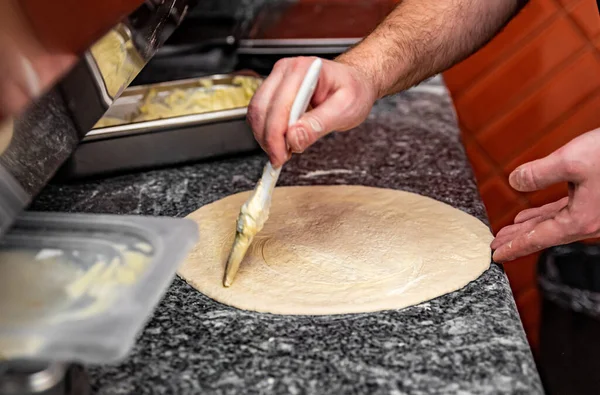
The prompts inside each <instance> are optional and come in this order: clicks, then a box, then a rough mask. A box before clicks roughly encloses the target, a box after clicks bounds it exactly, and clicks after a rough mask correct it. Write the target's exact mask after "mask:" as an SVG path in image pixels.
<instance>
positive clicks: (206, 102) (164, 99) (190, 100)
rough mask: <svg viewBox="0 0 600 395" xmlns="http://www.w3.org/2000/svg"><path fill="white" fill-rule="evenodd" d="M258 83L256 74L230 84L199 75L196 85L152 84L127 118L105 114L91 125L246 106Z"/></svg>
mask: <svg viewBox="0 0 600 395" xmlns="http://www.w3.org/2000/svg"><path fill="white" fill-rule="evenodd" d="M260 83H261V80H260V79H258V78H254V77H247V76H235V77H234V78H233V80H232V85H221V84H213V82H212V80H210V79H202V80H199V81H198V86H197V87H196V88H187V89H180V88H176V89H174V90H172V91H169V92H165V91H159V90H158V89H154V88H151V89H149V90H148V92H147V93H146V94H145V96H144V98H143V100H142V101H141V103H140V106H139V107H138V109H137V111H135V112H134V113H132V114H131V115H130V116H129V117H126V118H127V119H118V118H114V117H104V118H102V119H100V121H99V122H98V123H97V124H96V125H95V126H94V129H97V128H101V127H108V126H115V125H119V124H125V123H132V122H142V121H153V120H157V119H164V118H174V117H180V116H184V115H192V114H203V113H207V112H213V111H221V110H230V109H234V108H241V107H246V106H248V104H249V103H250V100H251V99H252V96H253V95H254V92H256V90H257V89H258V87H259V85H260Z"/></svg>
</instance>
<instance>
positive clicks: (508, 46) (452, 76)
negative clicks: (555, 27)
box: [444, 0, 558, 97]
mask: <svg viewBox="0 0 600 395" xmlns="http://www.w3.org/2000/svg"><path fill="white" fill-rule="evenodd" d="M557 11H558V7H557V6H556V4H555V3H554V1H552V0H532V1H531V2H530V3H529V4H528V5H527V6H526V7H525V8H524V9H523V10H522V11H521V13H520V14H519V15H517V16H516V17H515V19H513V20H512V21H511V22H510V23H509V24H508V26H507V27H506V28H505V29H504V30H503V31H502V32H501V33H500V34H499V35H498V36H496V38H494V39H493V40H492V41H491V42H490V43H489V44H488V45H486V46H485V47H484V48H482V49H480V50H479V51H478V52H477V53H475V54H473V55H472V56H471V57H469V58H468V59H466V60H465V61H463V62H461V63H460V64H458V65H456V66H454V67H453V68H452V69H450V70H448V71H447V72H446V73H445V74H444V78H445V81H446V85H447V86H448V89H449V90H450V92H452V94H453V96H454V97H459V96H460V94H462V91H463V90H464V89H465V88H467V87H468V86H470V85H471V83H472V82H473V81H474V80H475V79H477V77H479V76H481V75H482V74H484V73H486V72H488V71H489V69H490V68H491V67H493V66H494V65H495V64H497V63H498V61H500V60H501V59H503V58H504V57H506V56H507V53H508V52H510V51H511V50H513V49H515V48H517V46H518V45H519V44H520V43H521V42H522V41H523V40H524V38H525V37H526V36H527V35H528V34H530V33H531V32H533V31H534V30H535V29H537V28H538V27H540V26H541V25H542V24H543V23H544V22H546V21H547V20H548V19H549V18H550V17H552V16H553V15H555V14H556V12H557Z"/></svg>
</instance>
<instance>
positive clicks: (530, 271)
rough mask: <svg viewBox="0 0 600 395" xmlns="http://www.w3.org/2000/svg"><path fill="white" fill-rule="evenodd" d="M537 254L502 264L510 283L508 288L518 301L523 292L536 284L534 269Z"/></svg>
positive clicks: (535, 267)
mask: <svg viewBox="0 0 600 395" xmlns="http://www.w3.org/2000/svg"><path fill="white" fill-rule="evenodd" d="M538 257H539V253H538V254H532V255H528V256H526V257H523V258H520V259H517V260H515V261H512V262H507V263H505V264H504V270H505V271H506V275H507V276H508V280H509V281H510V288H511V289H512V291H513V294H514V295H515V299H518V298H519V296H521V295H522V294H523V293H524V292H526V291H527V290H528V289H531V288H532V287H535V286H536V284H537V280H536V269H537V261H538Z"/></svg>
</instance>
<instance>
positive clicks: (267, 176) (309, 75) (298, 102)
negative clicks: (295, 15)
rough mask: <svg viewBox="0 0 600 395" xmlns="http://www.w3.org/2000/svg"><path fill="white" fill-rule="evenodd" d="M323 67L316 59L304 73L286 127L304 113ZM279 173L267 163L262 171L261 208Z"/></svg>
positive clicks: (268, 197)
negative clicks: (262, 191)
mask: <svg viewBox="0 0 600 395" xmlns="http://www.w3.org/2000/svg"><path fill="white" fill-rule="evenodd" d="M322 66H323V61H322V60H321V59H316V60H315V61H314V62H313V63H312V64H311V65H310V67H309V68H308V71H307V72H306V76H304V80H303V81H302V84H301V85H300V89H298V93H297V94H296V98H295V99H294V103H293V104H292V110H291V111H290V118H289V121H288V127H289V126H292V125H293V124H295V123H296V122H298V120H299V119H300V117H301V116H302V115H303V114H304V113H305V112H306V109H307V108H308V105H309V103H310V99H311V98H312V96H313V94H314V93H315V89H316V88H317V83H318V82H319V74H320V73H321V67H322ZM279 173H281V167H279V168H277V169H275V168H273V165H271V162H269V163H267V165H266V166H265V169H264V171H263V175H262V178H261V181H262V182H261V183H260V185H259V188H261V189H263V190H264V191H268V192H267V193H259V194H258V196H260V197H261V199H262V200H264V201H262V202H261V206H263V207H264V206H265V205H267V204H268V203H269V202H268V201H267V200H266V199H268V200H270V199H271V191H272V190H273V189H274V188H275V184H277V179H278V178H279Z"/></svg>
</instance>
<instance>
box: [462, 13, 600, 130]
mask: <svg viewBox="0 0 600 395" xmlns="http://www.w3.org/2000/svg"><path fill="white" fill-rule="evenodd" d="M599 26H600V25H599ZM583 46H584V41H583V40H582V39H581V36H580V33H579V32H578V31H577V30H576V28H575V27H574V26H573V23H572V22H571V21H570V20H569V18H567V17H566V16H564V15H561V16H560V17H559V18H557V19H555V20H553V22H552V23H551V24H550V25H549V26H547V27H546V28H545V29H543V30H542V31H541V32H540V33H539V34H538V35H537V36H536V37H535V38H534V39H533V40H532V41H530V42H528V43H526V44H525V45H523V46H522V47H521V48H519V50H518V51H517V52H515V53H514V54H512V55H511V56H510V57H509V58H508V59H506V60H504V61H503V62H502V63H501V64H500V65H499V66H498V67H497V68H496V69H495V70H494V72H493V73H491V74H488V75H486V76H485V77H483V78H481V79H479V80H478V81H477V82H475V84H474V85H472V86H471V87H470V88H468V89H467V90H465V92H464V93H463V95H462V96H460V97H459V98H458V99H457V100H456V107H457V108H458V109H460V110H462V111H460V112H459V114H460V118H461V121H462V122H463V123H464V124H465V125H466V126H467V128H469V129H470V130H474V131H478V130H480V129H481V128H482V127H483V126H485V125H487V124H488V123H489V121H490V120H491V119H493V118H494V117H495V116H496V115H498V114H500V113H501V112H502V111H504V110H505V109H506V108H507V107H509V106H510V105H511V104H513V105H514V103H515V101H516V100H518V99H519V98H520V97H522V96H523V93H524V92H526V91H528V90H529V89H531V88H532V87H533V86H534V85H536V84H539V82H540V81H541V80H543V78H544V77H545V76H546V75H547V74H548V73H549V72H551V71H552V70H553V69H555V68H556V66H557V65H559V64H560V63H562V62H564V61H565V60H566V59H567V58H569V57H570V56H571V55H573V54H574V53H575V52H577V51H579V50H581V48H583Z"/></svg>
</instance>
